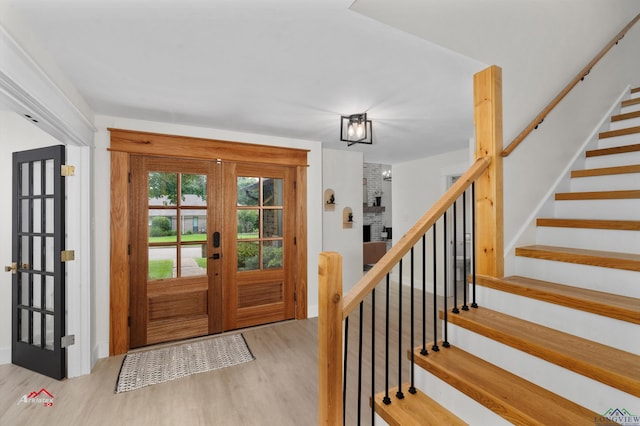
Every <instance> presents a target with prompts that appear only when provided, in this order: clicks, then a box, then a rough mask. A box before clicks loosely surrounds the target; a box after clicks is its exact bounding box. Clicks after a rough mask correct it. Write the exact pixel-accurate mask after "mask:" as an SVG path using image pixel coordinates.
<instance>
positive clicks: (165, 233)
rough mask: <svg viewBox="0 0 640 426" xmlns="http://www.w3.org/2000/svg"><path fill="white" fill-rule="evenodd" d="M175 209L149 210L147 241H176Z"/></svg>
mask: <svg viewBox="0 0 640 426" xmlns="http://www.w3.org/2000/svg"><path fill="white" fill-rule="evenodd" d="M177 212H178V211H177V210H173V209H171V210H156V209H153V210H151V209H150V210H149V242H150V243H154V242H155V243H160V242H162V243H167V242H177V241H178V237H177V236H176V232H177V225H178V224H177V221H176V219H177V218H176V215H177Z"/></svg>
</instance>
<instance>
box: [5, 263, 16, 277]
mask: <svg viewBox="0 0 640 426" xmlns="http://www.w3.org/2000/svg"><path fill="white" fill-rule="evenodd" d="M4 271H5V272H11V273H12V274H17V273H18V263H17V262H13V263H12V264H11V266H5V267H4Z"/></svg>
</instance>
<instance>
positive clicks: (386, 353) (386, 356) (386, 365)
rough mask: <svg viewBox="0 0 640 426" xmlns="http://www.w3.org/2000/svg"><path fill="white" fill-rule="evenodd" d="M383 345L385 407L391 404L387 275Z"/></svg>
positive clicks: (383, 399)
mask: <svg viewBox="0 0 640 426" xmlns="http://www.w3.org/2000/svg"><path fill="white" fill-rule="evenodd" d="M385 299H386V300H385V312H386V315H385V338H384V339H385V343H384V398H382V402H384V404H385V405H389V404H391V398H389V274H387V293H386V296H385Z"/></svg>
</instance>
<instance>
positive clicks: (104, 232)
mask: <svg viewBox="0 0 640 426" xmlns="http://www.w3.org/2000/svg"><path fill="white" fill-rule="evenodd" d="M96 127H97V128H98V131H97V133H96V137H95V153H94V188H93V189H94V191H93V193H94V211H95V217H94V221H95V247H94V256H95V264H94V271H95V282H94V291H93V309H92V323H93V327H94V329H93V336H94V343H93V354H92V358H93V362H95V360H96V359H97V358H102V357H106V356H108V355H109V211H110V207H109V180H110V154H109V152H108V151H107V148H108V146H109V137H110V136H109V132H108V130H107V128H108V127H113V128H119V129H128V130H139V131H149V132H157V133H167V134H175V135H182V136H193V137H202V138H209V139H219V140H228V141H237V142H248V143H256V144H262V145H272V146H284V147H293V148H301V149H308V150H309V153H308V154H307V159H308V164H309V168H308V169H307V235H308V237H307V242H308V247H307V250H308V260H307V262H308V299H307V305H308V314H309V316H310V317H313V316H317V314H318V278H317V271H318V254H319V253H320V252H321V251H322V207H321V206H322V149H321V145H320V143H319V142H312V141H305V140H296V139H287V138H279V137H273V136H265V135H257V134H248V133H239V132H230V131H225V130H218V129H209V128H202V127H194V126H181V125H174V124H166V123H157V122H150V121H141V120H131V119H126V118H117V117H107V116H97V117H96Z"/></svg>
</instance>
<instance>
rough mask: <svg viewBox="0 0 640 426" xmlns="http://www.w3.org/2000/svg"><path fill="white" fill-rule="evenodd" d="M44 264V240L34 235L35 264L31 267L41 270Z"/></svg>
mask: <svg viewBox="0 0 640 426" xmlns="http://www.w3.org/2000/svg"><path fill="white" fill-rule="evenodd" d="M41 264H42V241H41V238H40V237H33V266H32V267H31V269H33V270H34V271H40V270H41V269H40V268H41Z"/></svg>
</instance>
